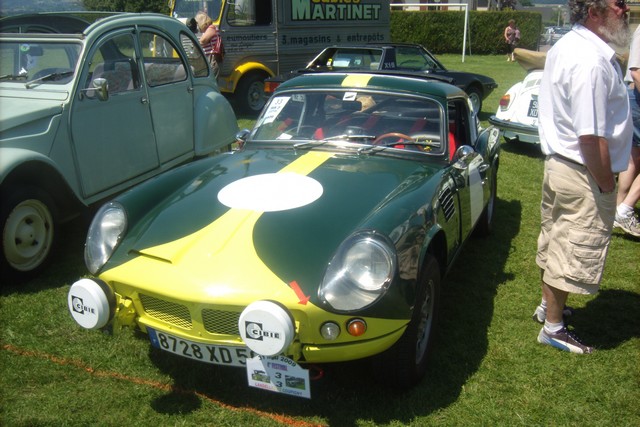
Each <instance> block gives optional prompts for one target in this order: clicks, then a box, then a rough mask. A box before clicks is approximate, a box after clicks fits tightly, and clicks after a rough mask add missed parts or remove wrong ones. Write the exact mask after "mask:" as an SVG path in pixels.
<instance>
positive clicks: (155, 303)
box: [140, 294, 191, 329]
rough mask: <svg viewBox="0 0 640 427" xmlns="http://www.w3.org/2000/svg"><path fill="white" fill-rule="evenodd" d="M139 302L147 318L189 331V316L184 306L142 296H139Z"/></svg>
mask: <svg viewBox="0 0 640 427" xmlns="http://www.w3.org/2000/svg"><path fill="white" fill-rule="evenodd" d="M140 302H141V303H142V307H143V308H144V311H145V313H147V315H148V316H149V317H153V318H154V319H157V320H160V321H162V322H165V323H168V324H170V325H174V326H178V327H180V328H183V329H191V314H190V313H189V310H188V309H187V307H186V306H184V305H181V304H176V303H174V302H169V301H164V300H161V299H158V298H155V297H152V296H149V295H143V294H140Z"/></svg>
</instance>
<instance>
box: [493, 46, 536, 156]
mask: <svg viewBox="0 0 640 427" xmlns="http://www.w3.org/2000/svg"><path fill="white" fill-rule="evenodd" d="M514 56H515V59H516V61H518V63H519V64H520V65H521V66H522V67H523V68H524V69H525V70H527V71H528V73H527V76H526V77H525V78H524V80H522V81H521V82H518V83H516V84H515V85H513V86H511V88H509V90H508V91H507V93H506V94H504V95H503V96H502V98H500V103H499V105H498V111H496V114H495V115H493V116H491V117H490V118H489V123H491V124H492V125H494V126H496V127H497V128H499V129H500V131H501V133H502V137H503V138H504V140H505V141H506V142H525V143H530V144H539V143H540V138H539V136H538V90H539V88H540V80H541V79H542V71H543V68H544V63H545V60H546V53H545V52H537V51H531V50H527V49H520V48H516V49H515V50H514Z"/></svg>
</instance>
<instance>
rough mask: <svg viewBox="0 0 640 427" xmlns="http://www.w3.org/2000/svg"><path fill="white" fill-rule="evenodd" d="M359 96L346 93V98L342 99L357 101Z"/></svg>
mask: <svg viewBox="0 0 640 427" xmlns="http://www.w3.org/2000/svg"><path fill="white" fill-rule="evenodd" d="M357 95H358V94H357V93H356V92H345V94H344V97H343V98H342V100H343V101H355V100H356V96H357Z"/></svg>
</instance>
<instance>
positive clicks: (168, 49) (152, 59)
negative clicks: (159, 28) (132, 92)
mask: <svg viewBox="0 0 640 427" xmlns="http://www.w3.org/2000/svg"><path fill="white" fill-rule="evenodd" d="M140 44H141V45H142V48H143V49H142V62H143V63H144V74H145V76H146V79H147V84H148V85H149V86H151V87H154V86H161V85H166V84H169V83H175V82H181V81H184V80H186V79H187V70H186V68H185V65H184V63H183V62H182V58H181V57H180V54H179V53H178V50H177V49H176V48H175V46H174V45H173V44H172V43H171V42H170V41H169V40H167V39H166V38H164V37H163V36H161V35H159V34H157V33H152V32H146V31H143V32H141V33H140Z"/></svg>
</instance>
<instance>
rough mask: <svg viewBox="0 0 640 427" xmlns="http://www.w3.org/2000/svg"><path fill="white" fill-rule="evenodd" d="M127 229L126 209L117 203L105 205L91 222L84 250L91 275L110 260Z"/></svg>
mask: <svg viewBox="0 0 640 427" xmlns="http://www.w3.org/2000/svg"><path fill="white" fill-rule="evenodd" d="M126 229H127V215H126V213H125V211H124V208H123V207H122V206H121V205H120V204H119V203H115V202H109V203H107V204H105V205H103V206H102V207H101V208H100V210H98V213H96V216H95V217H94V218H93V221H91V226H89V232H88V233H87V241H86V244H85V248H84V259H85V263H86V264H87V268H88V269H89V271H90V272H91V274H96V273H97V272H98V270H100V268H102V266H103V265H104V264H105V263H106V262H107V261H108V260H109V258H110V257H111V255H112V254H113V251H114V250H115V248H116V247H117V246H118V243H120V239H121V238H122V236H123V234H124V232H125V230H126Z"/></svg>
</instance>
